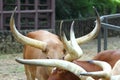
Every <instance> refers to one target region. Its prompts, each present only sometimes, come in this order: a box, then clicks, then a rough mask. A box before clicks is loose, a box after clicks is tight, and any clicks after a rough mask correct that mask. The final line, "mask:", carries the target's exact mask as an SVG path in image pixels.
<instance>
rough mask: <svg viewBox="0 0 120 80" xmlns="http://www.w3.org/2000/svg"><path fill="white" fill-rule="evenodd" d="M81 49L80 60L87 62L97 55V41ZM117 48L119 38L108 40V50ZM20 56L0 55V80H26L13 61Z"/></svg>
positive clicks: (22, 71)
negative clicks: (82, 53)
mask: <svg viewBox="0 0 120 80" xmlns="http://www.w3.org/2000/svg"><path fill="white" fill-rule="evenodd" d="M102 43H103V41H102ZM102 46H103V45H102ZM81 48H82V50H83V52H84V55H83V57H82V58H81V60H89V59H91V58H92V57H94V56H95V55H96V54H97V40H96V39H95V40H92V41H91V42H88V43H86V44H83V45H81ZM119 48H120V37H111V38H108V50H110V49H112V50H116V49H119ZM22 55H23V54H22V52H21V53H17V54H0V80H26V77H25V73H24V66H23V65H22V64H19V63H17V62H16V61H15V58H16V57H21V58H22Z"/></svg>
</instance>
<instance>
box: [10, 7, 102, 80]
mask: <svg viewBox="0 0 120 80" xmlns="http://www.w3.org/2000/svg"><path fill="white" fill-rule="evenodd" d="M16 9H17V8H15V10H14V11H13V13H12V15H11V18H10V29H11V32H12V33H13V36H14V37H15V39H16V40H17V41H18V42H20V43H23V44H24V50H23V58H24V59H65V60H70V61H72V60H74V59H77V58H79V57H80V56H81V55H82V54H81V53H80V54H79V53H78V54H74V55H79V56H77V57H76V56H75V57H73V56H69V55H73V54H69V53H68V52H70V53H71V52H72V51H66V49H65V47H64V44H65V43H63V42H62V41H61V39H60V37H59V36H57V35H55V34H53V33H50V32H48V31H45V30H37V31H33V32H29V33H28V34H27V36H24V35H22V34H21V33H19V32H18V31H17V29H16V27H15V22H14V13H15V11H16ZM61 26H62V22H61ZM100 27H101V26H100V18H99V15H98V13H97V21H96V26H95V28H94V29H93V31H91V32H90V33H89V34H87V35H85V36H82V37H80V38H76V41H77V43H78V44H79V45H80V44H82V43H85V42H88V41H89V40H92V39H93V38H95V37H96V36H97V34H98V33H99V30H100ZM62 39H63V38H62ZM63 41H64V39H63ZM68 43H69V44H70V43H71V41H68ZM73 46H74V45H73ZM71 48H73V47H71ZM69 50H70V49H69ZM72 50H73V49H72ZM73 51H76V50H73ZM76 52H77V51H76ZM66 53H68V54H67V55H66ZM72 53H73V52H72ZM71 57H72V59H71ZM51 71H52V69H51V68H47V67H38V66H33V65H32V66H29V65H25V73H26V76H27V80H35V78H37V79H38V80H47V79H48V77H49V75H50V74H51Z"/></svg>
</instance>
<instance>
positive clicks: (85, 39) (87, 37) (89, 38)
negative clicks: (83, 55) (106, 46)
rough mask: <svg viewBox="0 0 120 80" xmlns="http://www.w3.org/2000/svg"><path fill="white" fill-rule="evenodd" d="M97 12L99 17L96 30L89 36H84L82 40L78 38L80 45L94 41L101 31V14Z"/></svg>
mask: <svg viewBox="0 0 120 80" xmlns="http://www.w3.org/2000/svg"><path fill="white" fill-rule="evenodd" d="M93 8H94V9H95V7H93ZM95 12H96V16H97V17H96V19H97V20H96V25H95V28H94V29H93V30H92V31H91V32H90V33H89V34H87V35H85V36H82V37H80V38H76V41H77V43H78V44H79V45H80V44H83V43H86V42H88V41H90V40H92V39H94V38H95V37H96V36H97V35H98V33H99V31H100V28H101V21H100V17H99V13H98V11H97V10H96V9H95Z"/></svg>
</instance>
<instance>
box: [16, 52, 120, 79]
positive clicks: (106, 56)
mask: <svg viewBox="0 0 120 80" xmlns="http://www.w3.org/2000/svg"><path fill="white" fill-rule="evenodd" d="M102 57H103V58H102ZM94 59H95V60H99V61H104V62H107V63H109V65H110V66H111V68H112V69H113V70H112V73H113V74H112V75H111V74H109V73H110V69H109V67H108V66H106V65H103V67H105V68H104V69H106V70H105V71H106V72H107V74H108V75H109V76H112V77H109V76H108V77H106V75H105V73H102V75H99V76H94V77H93V78H94V79H95V80H98V79H99V78H100V77H102V78H105V80H112V79H113V78H115V77H116V78H120V76H117V75H118V74H119V73H116V72H115V70H116V68H117V69H118V66H116V64H117V65H119V64H118V62H117V61H119V60H120V50H107V51H103V52H100V53H99V54H97V55H96V56H95V57H94ZM94 59H93V60H94ZM16 60H17V61H18V62H20V63H22V64H31V65H38V66H41V65H42V66H52V65H53V66H57V67H58V68H62V69H58V68H57V69H56V70H54V71H53V73H52V74H51V75H49V78H48V80H79V79H80V78H81V76H80V75H81V74H83V73H85V72H88V73H89V72H94V71H98V72H99V71H101V70H102V68H101V67H100V66H98V65H96V64H91V61H79V60H75V61H73V63H75V64H77V66H79V67H80V68H78V67H71V66H72V65H74V64H73V63H72V64H67V63H65V64H64V65H63V64H62V62H61V63H58V62H57V60H55V61H54V62H53V63H51V62H50V63H49V61H47V60H45V61H46V62H42V61H41V60H40V59H39V60H35V59H34V60H25V59H16ZM119 62H120V61H119ZM57 63H58V64H57ZM56 64H57V65H56ZM62 65H63V66H67V67H66V68H63V67H61V66H62ZM75 66H76V65H75ZM81 67H82V68H83V69H84V70H83V69H81ZM66 70H67V71H66ZM103 74H104V75H103ZM119 75H120V74H119ZM89 76H90V75H89ZM109 78H110V79H109ZM111 78H112V79H111ZM81 79H82V80H85V79H86V77H85V78H84V77H83V78H81ZM89 80H93V79H89Z"/></svg>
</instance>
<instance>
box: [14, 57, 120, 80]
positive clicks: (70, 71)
mask: <svg viewBox="0 0 120 80" xmlns="http://www.w3.org/2000/svg"><path fill="white" fill-rule="evenodd" d="M16 61H17V62H19V63H22V64H27V65H35V66H49V67H54V66H57V67H58V68H61V69H63V70H61V69H57V70H56V71H57V72H56V71H55V72H54V74H52V77H51V78H49V79H48V80H119V79H120V73H118V71H119V66H120V59H119V60H118V61H117V62H116V63H115V66H114V67H113V68H112V67H111V65H110V64H109V63H107V62H105V61H99V60H91V61H88V62H89V63H90V64H94V65H97V66H99V67H100V68H102V70H103V71H95V72H87V71H86V70H85V69H84V68H82V67H81V66H79V65H77V64H75V63H72V62H68V61H65V60H56V59H49V60H48V59H39V60H36V59H32V60H30V59H20V58H17V59H16ZM68 66H69V68H68ZM88 67H90V66H88ZM91 68H92V67H91ZM116 72H117V73H116ZM53 75H55V76H53ZM81 75H84V76H89V77H84V76H81ZM50 76H51V75H50ZM91 76H92V77H93V78H92V77H91ZM94 77H97V79H94Z"/></svg>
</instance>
